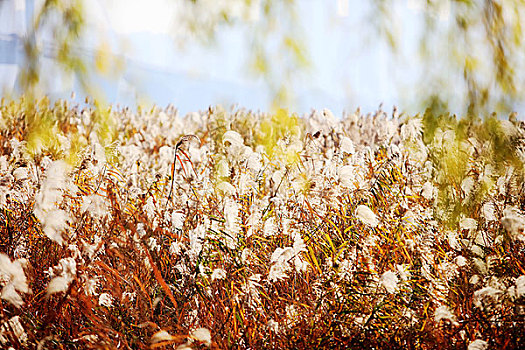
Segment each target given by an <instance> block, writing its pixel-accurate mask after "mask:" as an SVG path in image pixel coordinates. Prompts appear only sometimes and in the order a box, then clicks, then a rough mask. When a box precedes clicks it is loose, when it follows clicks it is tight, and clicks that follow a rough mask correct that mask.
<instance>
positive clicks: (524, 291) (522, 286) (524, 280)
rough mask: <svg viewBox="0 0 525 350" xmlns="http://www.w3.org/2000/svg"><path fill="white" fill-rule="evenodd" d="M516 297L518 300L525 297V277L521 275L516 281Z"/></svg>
mask: <svg viewBox="0 0 525 350" xmlns="http://www.w3.org/2000/svg"><path fill="white" fill-rule="evenodd" d="M516 295H517V297H518V298H519V297H521V296H525V275H521V276H520V277H518V278H517V279H516Z"/></svg>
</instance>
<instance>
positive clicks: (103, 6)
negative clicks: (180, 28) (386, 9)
mask: <svg viewBox="0 0 525 350" xmlns="http://www.w3.org/2000/svg"><path fill="white" fill-rule="evenodd" d="M38 1H39V0H38ZM38 1H36V3H37V6H38ZM9 2H10V1H9V0H8V1H7V3H9ZM419 2H420V1H419V0H408V1H407V2H401V5H400V6H398V7H397V8H396V9H395V11H398V12H399V13H398V14H397V16H396V17H398V18H403V21H399V23H398V28H397V29H398V31H399V38H401V40H400V44H401V49H402V50H401V51H402V55H400V56H393V55H392V54H391V53H390V50H389V48H388V47H387V45H386V44H385V43H384V41H382V40H380V39H379V38H378V37H377V36H375V34H374V29H373V26H372V25H371V24H370V23H369V21H370V17H369V16H370V14H371V13H370V11H369V9H368V8H367V5H366V2H364V1H355V0H349V1H345V0H300V1H297V3H298V13H299V18H300V19H301V20H300V22H301V23H300V24H301V25H302V28H303V30H304V36H303V38H304V42H305V43H306V46H307V48H308V53H309V58H310V61H311V66H310V68H309V69H308V70H307V71H306V72H305V73H302V76H303V77H302V78H301V79H300V80H299V83H297V84H295V85H294V86H293V90H294V95H295V96H296V97H297V99H296V100H295V102H296V103H295V105H294V106H292V109H293V110H294V111H296V112H299V113H301V114H302V113H308V112H310V111H311V109H313V108H315V109H322V108H329V109H331V110H332V111H333V112H334V113H335V114H336V115H340V114H341V113H342V112H343V111H347V112H351V111H353V110H355V108H357V107H358V106H359V107H361V109H362V110H363V111H364V112H373V111H375V110H376V109H377V108H378V106H379V104H381V103H383V106H384V109H385V110H391V108H392V106H393V105H398V106H399V107H400V108H401V109H402V110H407V111H411V109H413V108H414V106H413V105H412V104H413V101H412V100H411V98H410V95H411V94H410V93H408V92H409V91H410V88H411V87H412V88H413V84H414V83H415V82H416V78H417V77H418V75H419V73H420V72H418V71H417V67H418V66H419V65H418V64H415V63H414V60H415V58H414V57H415V53H416V50H417V40H418V36H417V35H418V32H419V31H418V28H420V24H419V23H418V11H421V7H418V3H419ZM23 3H24V0H14V1H11V7H9V6H5V2H4V6H3V8H2V9H0V11H2V12H3V13H2V12H0V16H2V15H3V16H4V17H5V18H10V17H9V14H7V17H6V14H5V13H6V11H12V10H13V9H15V10H16V9H18V11H20V9H21V8H23ZM170 4H173V0H151V1H148V2H146V1H130V0H127V1H125V0H112V1H103V0H99V1H88V2H86V6H87V8H88V11H89V13H90V15H89V21H88V23H89V33H90V35H89V38H88V40H87V42H86V44H85V45H86V48H85V49H86V51H87V52H90V50H93V49H94V48H96V47H97V45H99V43H100V39H101V38H102V39H103V40H107V41H108V42H109V43H110V45H111V46H112V48H113V50H114V52H115V53H116V54H118V55H120V56H121V57H124V58H125V62H126V68H125V71H124V72H121V74H119V75H117V76H116V77H114V78H111V79H98V82H99V83H101V85H102V86H103V88H104V91H105V93H106V96H107V99H108V101H109V102H110V103H114V104H117V103H118V104H121V105H133V104H134V103H135V102H136V97H137V96H140V100H141V101H142V102H148V103H155V104H157V105H159V106H161V107H164V106H166V105H167V104H169V103H171V104H173V105H174V106H176V107H177V108H178V109H179V110H180V112H181V113H183V114H184V113H187V112H191V111H195V110H203V109H206V108H207V107H208V106H209V105H215V104H223V105H225V106H229V105H232V104H237V105H239V106H242V107H245V108H249V109H253V110H262V111H266V110H269V108H270V105H271V100H272V99H271V92H270V90H269V88H268V87H267V86H266V85H265V84H264V81H262V79H260V78H256V77H254V76H253V74H250V71H249V69H248V57H249V52H248V50H249V46H248V45H247V42H248V41H247V40H246V37H247V36H249V35H250V32H249V26H246V25H234V26H232V27H225V26H223V27H220V28H219V29H218V31H217V38H216V39H217V40H216V42H215V43H214V44H213V45H211V46H202V45H198V44H195V43H191V42H190V43H189V44H187V45H185V47H184V49H180V48H179V47H178V46H177V45H176V44H175V40H174V39H173V33H174V30H176V29H174V28H176V24H174V23H173V19H174V16H173V12H174V11H173V10H174V9H173V8H172V7H171V6H172V5H170ZM19 26H20V25H19V23H11V24H8V23H7V24H6V23H4V24H3V25H0V34H9V32H10V31H11V32H13V31H20V28H18V27H19ZM43 61H44V64H47V65H49V66H50V67H51V68H49V69H46V71H53V69H52V65H53V62H52V60H49V59H48V60H46V59H44V60H43ZM48 61H49V62H48ZM277 64H279V63H277ZM11 68H12V67H11ZM8 70H9V69H7V68H6V65H5V64H4V67H3V68H2V67H1V65H0V85H3V86H6V85H7V86H9V85H13V74H16V73H12V71H13V70H12V69H11V71H10V72H11V73H9V72H8V73H6V72H7V71H8ZM52 85H53V86H54V89H53V90H52V91H50V92H49V93H50V94H51V95H52V96H56V97H67V96H69V95H70V90H72V89H76V88H77V86H76V84H75V83H74V82H71V81H66V82H62V83H61V84H52ZM80 98H81V97H80Z"/></svg>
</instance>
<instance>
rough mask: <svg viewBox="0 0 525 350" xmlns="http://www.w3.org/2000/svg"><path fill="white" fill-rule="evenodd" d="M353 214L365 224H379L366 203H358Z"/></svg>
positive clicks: (373, 225)
mask: <svg viewBox="0 0 525 350" xmlns="http://www.w3.org/2000/svg"><path fill="white" fill-rule="evenodd" d="M355 215H356V216H357V218H358V219H359V220H360V221H361V222H362V223H363V224H365V225H369V226H372V227H376V226H377V225H378V224H379V220H378V219H377V215H376V214H374V212H373V211H372V210H371V209H370V208H369V207H367V206H366V205H359V206H358V207H357V209H356V211H355Z"/></svg>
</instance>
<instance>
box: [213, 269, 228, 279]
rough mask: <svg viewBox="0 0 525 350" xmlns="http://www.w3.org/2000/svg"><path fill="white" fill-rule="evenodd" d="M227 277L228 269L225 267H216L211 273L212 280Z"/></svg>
mask: <svg viewBox="0 0 525 350" xmlns="http://www.w3.org/2000/svg"><path fill="white" fill-rule="evenodd" d="M225 278H226V270H224V269H221V268H217V269H214V270H213V272H212V273H211V280H212V281H215V280H222V279H225Z"/></svg>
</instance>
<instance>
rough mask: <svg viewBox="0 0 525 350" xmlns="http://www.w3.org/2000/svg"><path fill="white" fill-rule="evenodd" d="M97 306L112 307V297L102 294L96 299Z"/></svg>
mask: <svg viewBox="0 0 525 350" xmlns="http://www.w3.org/2000/svg"><path fill="white" fill-rule="evenodd" d="M98 304H99V305H100V306H105V307H111V305H113V297H112V296H111V295H110V294H108V293H102V294H100V296H99V297H98Z"/></svg>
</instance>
